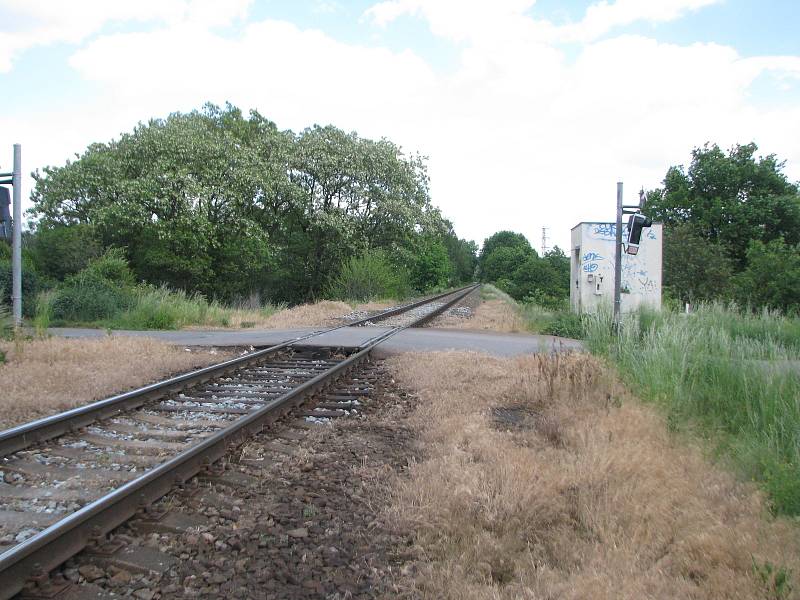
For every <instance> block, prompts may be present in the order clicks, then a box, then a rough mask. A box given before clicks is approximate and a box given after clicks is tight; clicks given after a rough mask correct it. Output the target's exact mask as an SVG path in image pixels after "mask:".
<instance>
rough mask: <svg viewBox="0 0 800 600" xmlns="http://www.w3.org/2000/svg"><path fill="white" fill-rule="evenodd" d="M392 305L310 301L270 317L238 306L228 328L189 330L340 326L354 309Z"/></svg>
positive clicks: (380, 307)
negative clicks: (342, 320) (344, 317)
mask: <svg viewBox="0 0 800 600" xmlns="http://www.w3.org/2000/svg"><path fill="white" fill-rule="evenodd" d="M389 306H392V304H390V303H388V302H366V303H364V304H358V305H356V307H355V309H354V308H352V307H351V306H350V305H349V304H347V303H346V302H341V301H339V300H320V301H319V302H312V303H309V304H299V305H297V306H293V307H291V308H284V309H282V310H279V311H277V312H275V313H273V314H271V315H269V316H265V315H264V313H262V312H259V311H257V310H246V309H236V310H232V311H231V312H230V315H229V317H228V323H229V325H228V327H208V326H202V325H197V326H191V327H187V328H186V329H230V328H234V329H240V328H256V329H289V328H292V327H329V326H333V325H338V324H339V323H338V318H339V317H341V316H343V315H346V314H348V313H350V312H352V311H353V310H368V311H372V310H376V311H377V310H383V309H386V308H389Z"/></svg>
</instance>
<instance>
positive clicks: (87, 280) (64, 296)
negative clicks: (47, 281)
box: [33, 249, 281, 333]
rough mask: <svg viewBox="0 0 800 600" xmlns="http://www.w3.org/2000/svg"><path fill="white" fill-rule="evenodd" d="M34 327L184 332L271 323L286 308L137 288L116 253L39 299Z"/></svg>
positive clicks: (103, 258)
mask: <svg viewBox="0 0 800 600" xmlns="http://www.w3.org/2000/svg"><path fill="white" fill-rule="evenodd" d="M35 307H36V310H35V315H34V319H33V324H34V326H35V327H36V329H37V331H39V332H42V333H43V332H44V331H45V330H46V329H47V327H49V326H50V325H74V324H83V325H92V326H99V327H108V328H113V329H179V328H181V327H186V326H189V325H201V326H210V327H228V326H240V327H241V326H242V323H247V322H250V323H256V322H260V321H262V320H263V319H266V318H268V317H269V316H270V315H272V314H273V313H275V312H276V311H277V310H278V309H279V308H280V307H281V306H280V305H278V306H275V305H271V304H267V305H264V306H261V307H260V308H257V309H250V308H241V309H236V308H230V307H226V306H222V305H221V304H220V303H218V302H214V301H211V302H209V301H208V300H206V299H205V298H204V297H203V296H202V295H201V294H199V293H195V294H188V293H186V292H184V291H182V290H177V291H174V290H170V289H168V288H166V287H165V286H160V287H157V286H153V285H149V284H144V283H139V284H137V283H135V280H134V275H133V273H132V272H131V270H130V268H129V266H128V263H127V261H126V259H125V258H124V255H123V253H122V252H121V251H120V250H117V249H111V250H109V251H107V252H106V253H105V254H103V255H102V256H100V257H99V258H96V259H94V260H92V261H90V262H89V263H88V264H87V265H86V266H85V267H84V268H83V269H82V270H80V271H78V272H77V273H75V274H73V275H70V276H68V277H67V278H66V279H65V280H64V281H63V282H62V283H60V284H57V285H56V286H55V287H53V288H52V289H50V290H47V291H44V292H41V293H40V294H39V296H38V297H37V299H36V303H35Z"/></svg>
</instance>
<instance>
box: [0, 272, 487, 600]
mask: <svg viewBox="0 0 800 600" xmlns="http://www.w3.org/2000/svg"><path fill="white" fill-rule="evenodd" d="M476 287H477V286H476V285H471V286H467V287H465V288H461V289H459V290H456V291H454V292H448V293H445V294H440V295H437V296H433V297H431V298H427V299H424V300H420V301H417V302H413V303H410V304H407V305H403V306H400V307H396V308H393V309H390V310H387V311H384V312H382V313H379V314H377V315H373V316H371V317H368V318H365V319H362V320H359V321H356V322H354V323H350V324H348V325H342V326H339V327H333V328H329V329H325V330H322V331H318V332H314V333H311V334H308V335H306V336H303V337H301V338H297V339H294V340H289V341H286V342H284V343H282V344H278V345H276V346H272V347H270V348H266V349H263V350H258V351H256V352H252V353H249V354H247V355H244V356H242V357H239V358H236V359H233V360H229V361H226V362H224V363H221V364H219V365H214V366H211V367H207V368H205V369H200V370H198V371H194V372H191V373H187V374H185V375H181V376H179V377H174V378H171V379H168V380H166V381H162V382H159V383H156V384H152V385H149V386H146V387H143V388H140V389H138V390H134V391H131V392H128V393H125V394H121V395H118V396H114V397H112V398H108V399H106V400H102V401H99V402H95V403H93V404H90V405H87V406H84V407H80V408H77V409H73V410H70V411H66V412H64V413H61V414H58V415H53V416H51V417H47V418H44V419H40V420H38V421H34V422H31V423H27V424H25V425H21V426H19V427H15V428H12V429H9V430H7V431H4V432H0V457H2V458H0V472H2V476H1V477H0V599H6V598H11V597H12V596H14V595H15V594H17V593H18V592H20V591H22V590H23V589H25V590H26V592H27V593H29V594H31V595H33V596H36V597H48V596H51V597H52V596H53V595H54V594H56V593H57V592H59V589H60V588H61V587H62V585H66V584H65V583H64V584H62V582H60V581H58V580H53V579H51V578H50V577H49V573H50V572H51V571H52V570H53V569H55V568H56V567H58V566H59V565H61V564H62V563H63V562H64V561H66V560H67V559H69V558H70V557H71V556H73V555H75V554H77V553H78V552H80V551H81V550H83V549H84V548H87V547H92V548H93V549H94V550H96V551H98V552H113V551H115V550H116V549H117V548H115V547H114V544H113V543H112V542H109V540H108V537H107V536H108V534H109V532H111V531H112V530H113V529H114V528H116V527H118V526H119V525H120V524H122V523H124V522H125V521H127V520H128V519H130V518H132V517H134V516H135V515H137V514H141V513H142V511H146V510H147V507H149V506H150V505H151V504H152V503H154V502H155V501H157V500H158V499H160V498H161V497H163V496H164V495H165V494H168V493H169V492H170V491H173V490H180V489H182V488H183V487H184V486H185V484H186V482H187V481H189V480H190V479H192V478H193V477H194V476H196V475H197V474H200V473H209V472H213V471H214V469H215V463H216V462H217V461H219V460H220V459H221V458H222V457H223V456H224V455H225V454H226V453H227V452H228V451H229V450H230V449H231V448H234V447H237V446H239V445H241V444H242V443H243V442H244V441H245V440H247V439H248V437H250V436H252V435H254V434H256V433H258V432H259V431H261V430H262V429H263V428H264V427H265V426H267V425H269V424H270V423H272V422H273V421H275V420H277V419H278V418H280V417H281V416H282V415H283V414H285V413H286V412H288V411H290V410H292V409H294V408H296V407H298V406H299V405H300V404H301V403H303V401H304V400H305V399H307V398H309V397H311V396H314V395H319V394H320V393H324V397H323V400H324V401H323V402H321V403H318V404H317V407H316V408H315V409H314V410H312V411H307V412H305V413H301V414H304V416H306V417H307V418H309V419H311V420H316V419H330V418H336V417H339V416H343V415H345V414H348V412H349V411H351V410H353V409H355V408H357V406H358V404H359V398H360V397H362V396H363V395H365V394H368V393H369V390H370V389H371V386H372V383H371V381H370V380H369V378H361V379H359V377H357V376H356V375H354V373H356V374H357V373H358V371H355V369H356V368H357V367H359V365H362V364H363V363H365V362H367V361H368V360H369V357H370V353H371V352H372V350H373V349H374V348H375V347H376V346H377V345H378V344H380V343H381V342H382V341H384V340H386V339H388V338H389V337H391V336H393V335H395V334H396V333H398V332H399V331H402V330H403V329H406V328H408V327H414V326H419V325H422V324H424V323H425V322H427V321H429V320H431V319H433V318H435V317H436V316H437V315H439V314H441V313H442V312H444V311H445V310H447V309H448V308H449V307H450V306H452V305H454V304H456V303H458V302H459V301H460V300H461V299H463V298H464V297H465V296H467V295H468V294H469V293H470V292H472V291H474V290H475V289H476ZM369 325H383V326H384V327H388V329H382V330H381V331H380V332H379V333H377V334H376V335H375V336H373V337H372V338H370V339H369V340H368V341H366V342H364V343H362V344H361V346H359V347H356V348H319V347H311V346H309V345H308V344H307V341H308V340H309V339H311V338H313V337H316V336H319V335H321V334H323V333H327V332H329V331H332V330H334V329H339V328H341V327H354V326H369Z"/></svg>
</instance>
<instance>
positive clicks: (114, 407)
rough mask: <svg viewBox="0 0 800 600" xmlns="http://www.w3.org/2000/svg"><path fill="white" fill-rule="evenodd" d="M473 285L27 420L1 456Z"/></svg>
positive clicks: (0, 441) (1, 437)
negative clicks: (347, 328) (322, 337)
mask: <svg viewBox="0 0 800 600" xmlns="http://www.w3.org/2000/svg"><path fill="white" fill-rule="evenodd" d="M469 287H470V286H466V287H464V288H460V289H457V290H455V291H449V292H445V293H442V294H437V295H435V296H432V297H430V298H426V299H424V300H418V301H415V302H412V303H409V304H407V305H403V306H400V307H396V308H392V309H390V310H387V311H385V312H382V313H378V314H377V315H374V316H372V317H367V318H365V319H360V320H358V321H355V322H353V323H347V324H343V325H337V326H336V327H330V328H328V329H323V330H320V331H314V332H311V333H308V334H306V335H303V336H300V337H297V338H293V339H291V340H286V341H284V342H281V343H280V344H276V345H274V346H270V347H269V348H264V349H262V350H256V351H255V352H251V353H249V354H246V355H244V356H239V357H237V358H233V359H231V360H227V361H225V362H222V363H219V364H216V365H211V366H208V367H204V368H202V369H198V370H196V371H190V372H189V373H184V374H182V375H178V376H177V377H172V378H170V379H166V380H164V381H159V382H157V383H153V384H150V385H146V386H144V387H141V388H138V389H135V390H131V391H129V392H125V393H123V394H118V395H116V396H111V397H110V398H105V399H103V400H98V401H97V402H92V403H91V404H86V405H84V406H79V407H77V408H73V409H71V410H67V411H64V412H61V413H58V414H56V415H51V416H49V417H44V418H42V419H37V420H36V421H31V422H29V423H24V424H23V425H18V426H16V427H12V428H11V429H7V430H5V431H0V457H3V456H8V455H9V454H13V453H14V452H18V451H20V450H24V449H25V448H27V447H29V446H30V445H31V444H35V443H38V442H43V441H46V440H49V439H52V438H54V437H58V436H60V435H64V434H65V433H68V432H70V431H74V430H76V429H79V428H81V427H86V426H87V425H90V424H91V423H93V422H94V421H97V420H98V419H107V418H109V417H113V416H115V415H118V414H120V413H122V412H127V411H129V410H132V409H134V408H138V407H139V406H141V405H142V404H144V403H146V402H150V401H152V400H157V399H159V398H163V397H164V396H167V395H169V394H173V393H175V392H179V391H181V390H184V389H186V388H187V387H191V386H193V385H196V384H198V383H203V382H205V381H208V380H209V379H213V378H215V377H220V376H222V375H225V374H227V373H230V372H232V371H235V370H236V369H238V368H240V367H241V366H243V365H247V364H250V363H252V362H254V361H257V360H259V359H261V358H263V357H265V356H269V355H270V354H274V353H276V352H278V351H279V350H283V349H284V348H287V347H289V346H292V345H294V344H297V343H298V342H301V341H303V340H307V339H309V338H312V337H316V336H320V335H322V334H325V333H329V332H331V331H336V330H337V329H343V328H346V327H356V326H359V325H363V324H364V323H367V322H369V321H375V320H381V319H385V318H388V317H391V316H394V315H397V314H400V313H402V312H405V311H409V310H412V309H414V308H417V307H419V306H422V305H424V304H427V303H429V302H434V301H436V300H438V299H440V298H443V297H446V296H449V295H451V294H455V293H458V292H460V291H463V290H465V289H467V288H469Z"/></svg>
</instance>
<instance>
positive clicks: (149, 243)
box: [32, 105, 474, 302]
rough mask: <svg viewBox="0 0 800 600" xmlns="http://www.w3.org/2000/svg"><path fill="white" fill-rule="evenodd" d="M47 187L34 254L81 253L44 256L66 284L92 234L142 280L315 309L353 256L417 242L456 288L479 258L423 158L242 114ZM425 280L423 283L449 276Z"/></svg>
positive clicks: (174, 118)
mask: <svg viewBox="0 0 800 600" xmlns="http://www.w3.org/2000/svg"><path fill="white" fill-rule="evenodd" d="M35 178H36V186H35V189H34V192H33V196H32V199H33V202H34V208H33V210H32V214H33V215H34V216H37V217H39V218H40V219H41V221H40V227H39V233H41V234H42V235H43V240H42V242H41V244H39V242H35V243H34V247H37V245H40V246H41V247H48V248H59V247H64V248H67V249H70V251H72V250H75V252H74V253H73V254H74V255H73V254H71V255H70V256H71V258H70V260H69V261H68V265H65V266H64V267H63V269H62V270H61V271H58V268H60V267H59V266H58V265H53V264H50V263H49V262H48V261H47V260H45V259H44V258H43V257H42V252H39V254H37V256H38V259H37V260H39V261H40V263H41V264H42V265H43V270H45V271H46V272H47V274H48V275H50V276H52V277H55V278H62V277H67V276H69V275H71V274H74V273H75V272H77V270H79V269H81V268H83V266H85V265H84V264H82V263H81V261H83V260H85V259H86V258H87V256H86V255H84V254H81V253H80V252H78V250H79V248H77V247H76V246H77V244H76V240H80V239H82V238H83V237H84V235H85V234H86V235H88V233H87V232H91V235H92V236H94V237H96V239H97V240H98V241H99V243H100V245H101V247H102V248H108V247H118V248H124V249H125V255H126V257H127V258H128V260H129V262H130V265H131V268H132V270H133V272H134V274H135V278H136V280H138V281H146V282H148V283H151V284H155V285H161V284H163V285H166V286H168V287H169V288H171V289H185V290H187V291H189V293H190V294H191V293H195V292H197V293H202V294H203V295H204V296H205V297H206V298H217V299H220V300H223V301H226V302H232V301H236V300H238V299H240V298H246V297H248V296H250V295H251V294H252V293H258V294H259V295H260V296H262V297H267V298H271V299H275V300H282V301H290V302H299V301H306V300H309V299H311V298H313V297H316V296H318V295H319V294H320V293H321V292H322V290H323V289H324V287H325V286H326V285H327V283H328V282H329V281H330V279H331V277H332V276H334V275H335V274H336V273H337V272H338V271H339V269H340V267H341V266H342V265H343V264H344V263H345V262H347V260H349V259H350V257H352V256H360V255H361V254H363V253H364V252H366V251H369V250H374V249H383V250H385V251H386V252H387V253H390V254H391V253H394V252H395V251H396V250H397V249H403V248H405V249H408V248H411V247H413V246H414V245H415V243H416V241H417V239H418V238H428V237H431V238H436V239H438V240H439V241H440V243H444V244H445V247H446V248H447V251H448V252H449V253H450V255H451V257H456V258H458V265H457V267H458V272H457V273H454V271H449V272H448V275H447V277H450V276H451V275H452V276H454V277H456V278H458V277H464V276H466V272H467V271H469V270H471V265H470V261H471V260H472V257H473V256H474V254H470V250H473V251H474V247H472V248H470V246H469V245H468V243H466V242H463V240H458V238H456V237H455V234H454V233H453V232H452V227H451V226H450V224H449V223H448V222H447V221H445V220H444V219H443V218H442V216H441V214H440V213H439V211H438V210H437V209H435V208H434V207H433V206H432V205H431V203H430V195H429V191H428V178H427V173H426V168H425V164H424V161H423V159H422V158H421V157H419V156H407V155H405V154H403V152H402V151H401V150H400V148H398V147H397V146H396V145H394V144H393V143H392V142H390V141H389V140H385V139H382V140H379V141H374V140H368V139H364V138H360V137H359V136H358V135H357V134H355V133H346V132H344V131H342V130H340V129H337V128H335V127H332V126H327V127H319V126H315V127H312V128H309V129H306V130H304V131H303V132H301V133H299V134H295V133H293V132H291V131H279V130H278V128H277V127H276V126H275V124H274V123H272V122H271V121H269V120H267V119H265V118H264V117H262V116H261V115H260V114H259V113H257V112H255V111H253V112H251V113H250V114H249V115H247V116H246V115H243V114H242V112H241V111H240V110H239V109H237V108H235V107H233V106H230V105H227V106H226V107H224V108H219V107H216V106H213V105H208V106H206V107H205V108H204V109H203V110H202V111H195V112H191V113H188V114H187V113H175V114H172V115H170V116H169V117H167V118H166V119H157V120H151V121H149V122H148V123H146V124H141V125H139V126H138V127H137V128H136V129H135V130H134V131H133V132H131V133H127V134H123V135H122V136H121V138H120V139H119V140H115V141H111V142H109V143H107V144H93V145H91V146H89V148H88V149H87V150H86V151H85V152H84V154H83V155H82V156H80V158H78V159H77V160H76V161H74V162H71V163H67V164H66V165H65V166H63V167H48V168H46V169H44V172H43V173H37V174H36V176H35ZM90 224H91V225H90ZM76 226H79V227H82V228H84V229H82V230H81V231H78V230H74V231H73V228H75V227H76ZM53 232H56V233H53ZM37 235H39V234H37ZM48 236H49V237H48ZM449 236H453V237H454V239H453V240H450V239H449ZM91 250H92V247H91V246H90V245H87V252H88V254H89V255H90V254H91ZM89 258H91V256H89ZM437 258H438V257H437ZM451 260H452V259H451ZM86 264H88V263H86ZM454 264H455V261H454ZM429 266H431V267H437V268H438V266H439V263H436V264H435V265H429ZM57 267H58V268H57ZM424 271H425V269H424V268H422V267H420V273H419V279H420V281H423V282H424V284H425V285H428V282H438V281H439V280H440V279H441V277H440V276H439V275H440V273H439V271H438V270H436V269H434V271H435V272H428V273H425V272H424Z"/></svg>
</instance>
